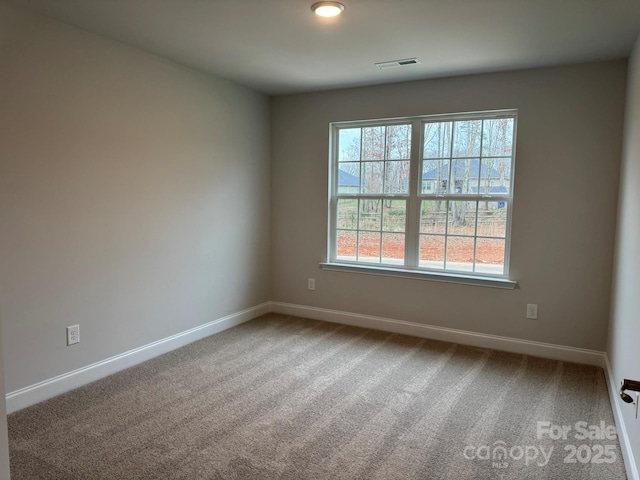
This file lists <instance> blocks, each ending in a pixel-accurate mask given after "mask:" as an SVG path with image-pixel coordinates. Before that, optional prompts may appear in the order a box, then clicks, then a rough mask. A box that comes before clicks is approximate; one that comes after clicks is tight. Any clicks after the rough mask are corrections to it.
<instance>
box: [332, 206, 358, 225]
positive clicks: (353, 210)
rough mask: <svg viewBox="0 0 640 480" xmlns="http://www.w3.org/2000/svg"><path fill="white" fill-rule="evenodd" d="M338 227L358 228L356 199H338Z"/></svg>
mask: <svg viewBox="0 0 640 480" xmlns="http://www.w3.org/2000/svg"><path fill="white" fill-rule="evenodd" d="M337 217H338V223H337V226H338V228H346V229H351V230H356V229H357V228H358V200H355V199H353V200H352V199H340V200H338V215H337Z"/></svg>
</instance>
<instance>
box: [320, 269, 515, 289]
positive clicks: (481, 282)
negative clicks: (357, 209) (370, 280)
mask: <svg viewBox="0 0 640 480" xmlns="http://www.w3.org/2000/svg"><path fill="white" fill-rule="evenodd" d="M320 268H321V269H323V270H330V271H336V272H349V273H360V274H363V275H382V276H387V277H401V278H414V279H418V280H430V281H434V282H446V283H458V284H462V285H476V286H480V287H490V288H502V289H506V290H513V289H517V288H520V287H519V286H518V282H516V281H513V280H509V279H507V278H496V277H483V276H479V275H465V274H460V273H446V272H442V273H439V272H431V271H430V272H425V271H423V270H411V269H406V268H394V267H384V266H371V265H356V264H351V263H337V262H324V263H320Z"/></svg>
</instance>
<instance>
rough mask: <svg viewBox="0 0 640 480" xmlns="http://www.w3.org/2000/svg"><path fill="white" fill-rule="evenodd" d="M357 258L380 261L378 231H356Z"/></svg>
mask: <svg viewBox="0 0 640 480" xmlns="http://www.w3.org/2000/svg"><path fill="white" fill-rule="evenodd" d="M358 260H359V261H361V262H370V263H380V234H379V233H372V232H360V233H358Z"/></svg>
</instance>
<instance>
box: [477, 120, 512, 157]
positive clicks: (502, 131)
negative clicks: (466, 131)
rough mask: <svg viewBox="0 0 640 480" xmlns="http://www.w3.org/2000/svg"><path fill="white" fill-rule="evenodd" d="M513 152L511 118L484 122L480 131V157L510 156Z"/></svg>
mask: <svg viewBox="0 0 640 480" xmlns="http://www.w3.org/2000/svg"><path fill="white" fill-rule="evenodd" d="M512 150H513V118H497V119H495V120H485V121H484V125H483V130H482V155H483V156H486V157H489V156H501V155H504V156H510V155H511V152H512Z"/></svg>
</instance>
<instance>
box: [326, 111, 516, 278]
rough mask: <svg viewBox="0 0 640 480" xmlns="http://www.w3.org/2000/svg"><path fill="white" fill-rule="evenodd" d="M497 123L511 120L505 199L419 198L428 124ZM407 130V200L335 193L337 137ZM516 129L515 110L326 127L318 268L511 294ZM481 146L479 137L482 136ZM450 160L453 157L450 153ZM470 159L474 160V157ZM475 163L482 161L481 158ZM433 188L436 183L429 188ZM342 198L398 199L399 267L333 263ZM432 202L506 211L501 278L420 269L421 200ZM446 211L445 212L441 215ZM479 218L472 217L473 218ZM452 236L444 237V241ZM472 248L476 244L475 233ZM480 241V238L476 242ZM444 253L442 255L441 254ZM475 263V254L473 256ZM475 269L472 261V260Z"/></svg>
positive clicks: (479, 195) (489, 195)
mask: <svg viewBox="0 0 640 480" xmlns="http://www.w3.org/2000/svg"><path fill="white" fill-rule="evenodd" d="M498 118H513V120H514V123H513V143H512V153H511V170H510V175H509V177H510V178H509V189H508V193H507V194H500V193H491V192H484V193H482V192H481V191H480V189H479V190H478V193H477V194H475V195H474V194H468V193H467V194H464V195H456V194H452V193H449V192H447V193H446V194H444V195H442V194H438V193H437V189H436V192H434V193H422V181H423V179H422V177H423V172H422V167H423V157H424V155H423V148H424V140H423V134H424V126H425V124H427V123H431V122H446V121H461V120H465V121H467V120H487V119H498ZM408 123H410V124H411V155H410V157H411V158H410V178H409V192H408V194H363V193H338V175H339V173H338V172H339V164H338V155H339V145H338V143H339V142H338V139H339V132H340V130H342V129H348V128H363V127H372V126H383V125H384V126H389V125H399V124H400V125H402V124H408ZM517 124H518V111H517V110H516V109H509V110H493V111H483V112H470V113H455V114H441V115H422V116H414V117H402V118H386V119H375V120H365V121H349V122H333V123H331V124H330V139H329V205H328V230H327V231H328V238H327V261H326V262H322V263H321V264H320V266H321V268H323V269H327V270H338V271H348V272H355V273H365V274H377V275H387V276H399V277H409V278H419V279H424V280H438V281H445V282H453V283H464V284H472V285H482V286H490V287H498V288H509V289H512V288H516V287H517V282H516V281H514V280H510V279H509V259H510V253H511V223H512V213H513V192H514V189H513V187H514V177H515V175H514V173H515V156H516V140H517ZM481 142H482V135H481ZM450 153H451V156H453V152H450ZM480 153H481V154H482V143H481V144H480ZM474 158H475V157H474ZM477 158H483V157H482V156H480V157H477ZM449 162H450V163H449V169H448V170H449V181H448V182H447V184H448V185H450V184H451V183H450V182H451V175H452V170H453V164H452V161H451V158H449ZM434 183H437V182H434ZM343 198H349V199H367V198H369V199H370V198H384V199H399V200H400V199H402V200H406V202H407V213H406V225H405V257H404V265H394V264H386V263H366V262H362V261H357V260H354V261H349V260H345V259H338V257H337V218H336V217H337V205H338V200H339V199H343ZM429 199H436V200H440V201H456V200H457V201H460V200H464V201H478V202H479V201H482V202H505V205H506V206H507V215H506V217H507V218H506V232H505V257H504V270H503V274H490V273H475V272H468V271H460V270H453V269H446V268H444V269H430V268H425V267H424V266H420V265H419V251H418V250H419V243H420V208H421V207H420V206H421V202H422V201H423V200H429ZM446 210H448V209H446ZM477 215H478V213H477V212H476V218H477ZM450 236H451V235H449V233H448V232H447V233H445V239H448V238H449V237H450ZM472 238H473V239H474V246H475V243H476V241H477V239H478V238H479V236H478V232H477V229H476V232H475V235H474V236H473V237H472ZM480 238H482V236H480ZM445 252H446V250H445ZM474 252H475V248H474ZM474 257H475V254H474ZM474 264H475V258H474Z"/></svg>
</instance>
